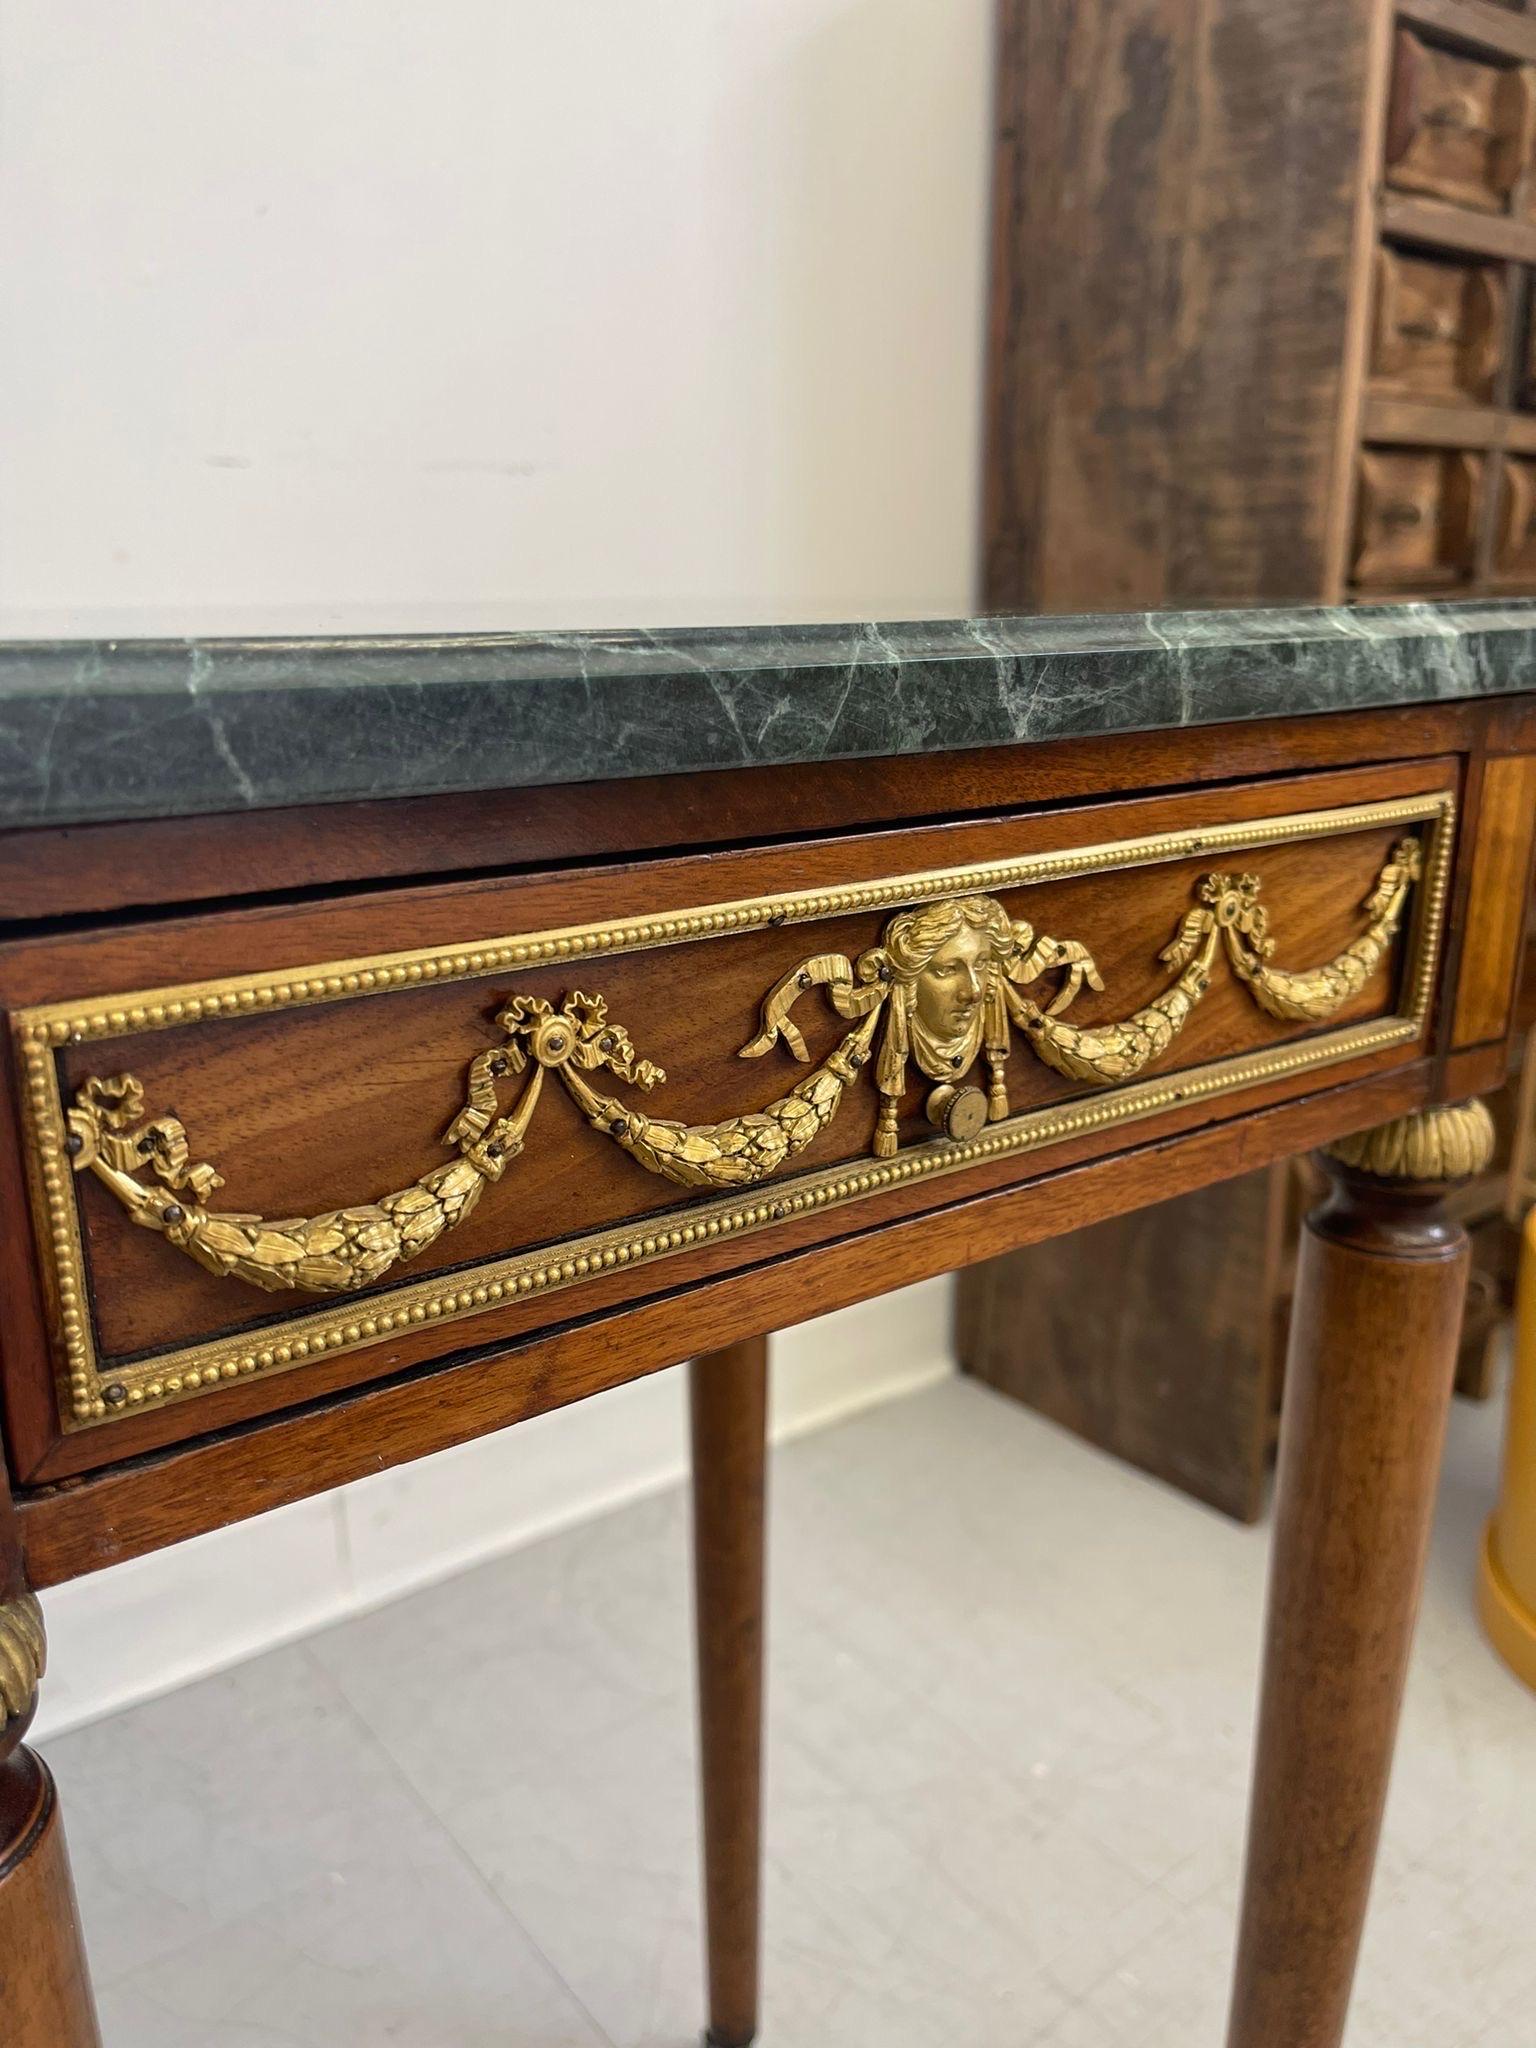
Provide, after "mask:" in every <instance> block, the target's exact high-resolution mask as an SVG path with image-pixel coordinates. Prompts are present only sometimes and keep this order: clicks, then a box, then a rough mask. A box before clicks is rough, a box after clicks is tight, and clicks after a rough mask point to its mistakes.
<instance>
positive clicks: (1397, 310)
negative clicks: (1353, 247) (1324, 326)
mask: <svg viewBox="0 0 1536 2048" xmlns="http://www.w3.org/2000/svg"><path fill="white" fill-rule="evenodd" d="M1504 303H1505V291H1504V280H1503V277H1502V275H1501V274H1500V272H1499V270H1498V269H1497V268H1496V267H1495V266H1494V265H1493V264H1489V263H1461V262H1447V261H1440V260H1438V259H1436V258H1433V257H1427V256H1408V255H1405V254H1404V253H1403V252H1402V251H1401V250H1398V249H1392V248H1382V249H1379V250H1378V251H1377V253H1376V296H1375V305H1374V319H1373V324H1372V334H1371V364H1370V374H1371V378H1372V381H1373V382H1374V383H1375V384H1376V385H1377V387H1378V388H1380V389H1382V390H1384V391H1391V392H1394V393H1402V394H1404V395H1407V396H1412V397H1415V398H1428V399H1444V400H1446V401H1449V402H1453V403H1454V402H1457V401H1462V402H1464V401H1467V400H1471V401H1472V402H1473V403H1474V404H1477V405H1486V404H1488V403H1489V402H1490V401H1491V400H1492V397H1493V385H1494V377H1495V375H1496V373H1497V371H1498V367H1499V356H1500V350H1501V346H1502V337H1503V331H1504Z"/></svg>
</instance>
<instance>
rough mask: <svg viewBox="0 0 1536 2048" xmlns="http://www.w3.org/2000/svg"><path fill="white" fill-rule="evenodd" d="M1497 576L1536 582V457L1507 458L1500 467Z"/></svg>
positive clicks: (1495, 565) (1495, 545) (1496, 541)
mask: <svg viewBox="0 0 1536 2048" xmlns="http://www.w3.org/2000/svg"><path fill="white" fill-rule="evenodd" d="M1493 566H1494V572H1495V574H1496V575H1498V576H1500V577H1507V578H1510V579H1518V580H1519V581H1521V582H1527V581H1530V580H1532V579H1536V456H1530V455H1506V456H1505V457H1504V458H1503V460H1502V463H1501V465H1500V473H1499V509H1498V523H1497V528H1496V537H1495V541H1494V550H1493Z"/></svg>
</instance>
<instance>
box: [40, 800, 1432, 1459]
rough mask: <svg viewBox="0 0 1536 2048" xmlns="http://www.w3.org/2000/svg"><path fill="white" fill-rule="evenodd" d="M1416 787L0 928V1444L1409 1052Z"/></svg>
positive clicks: (1124, 810)
mask: <svg viewBox="0 0 1536 2048" xmlns="http://www.w3.org/2000/svg"><path fill="white" fill-rule="evenodd" d="M1454 788H1455V770H1454V764H1453V763H1451V762H1449V761H1446V760H1432V761H1429V762H1416V763H1413V764H1411V765H1398V766H1392V765H1386V766H1378V767H1373V768H1368V769H1358V770H1356V769H1350V770H1344V771H1338V772H1334V773H1325V774H1314V775H1305V776H1292V777H1281V778H1274V779H1267V780H1265V781H1263V782H1261V783H1255V784H1251V785H1248V786H1246V787H1243V788H1236V789H1234V788H1223V789H1214V790H1212V789H1202V790H1198V791H1192V792H1184V793H1176V794H1172V795H1162V796H1156V797H1144V798H1130V799H1126V800H1123V801H1116V802H1112V803H1102V804H1091V805H1080V806H1078V807H1076V808H1072V809H1067V810H1064V811H1051V812H1046V813H1040V814H1036V813H1023V814H1017V815H1014V816H1011V817H1004V818H1000V819H999V818H992V819H987V820H984V821H980V822H977V821H960V822H955V823H951V824H940V825H933V826H927V827H923V828H920V829H904V830H900V831H891V832H876V833H864V834H860V835H850V836H847V837H839V838H835V839H829V840H806V841H802V842H800V843H797V844H792V845H785V846H775V847H770V848H766V849H764V848H758V849H753V850H743V851H740V852H723V853H714V854H710V855H708V856H689V857H686V858H680V859H678V858H668V859H661V858H656V859H651V860H644V861H640V862H637V863H634V864H632V865H630V866H627V867H623V868H603V869H597V868H584V869H578V870H572V871H566V872H557V873H551V874H546V875H538V874H535V875H522V876H518V877H515V878H511V879H505V878H498V879H487V880H484V881H480V882H468V883H466V882H460V883H457V884H454V885H444V886H437V887H431V888H418V889H402V890H397V891H392V892H388V893H386V894H370V895H365V896H361V897H355V898H353V897H348V898H339V899H336V900H334V901H330V902H320V903H307V904H303V905H297V906H293V905H290V906H275V907H271V908H266V909H253V910H247V911H244V912H241V913H238V914H230V913H228V912H226V913H224V914H222V915H221V914H217V913H214V914H209V915H200V916H190V917H188V916H183V917H178V918H175V919H164V920H158V921H157V920H147V921H145V922H142V923H135V924H134V925H132V926H129V927H114V928H111V929H105V930H102V931H99V932H78V931H76V932H71V933H68V934H61V935H58V936H49V937H44V938H39V939H35V940H29V941H24V942H17V943H13V944H11V945H9V946H6V947H3V948H0V1002H3V1004H4V1007H5V1009H6V1011H7V1013H8V1016H9V1021H10V1027H11V1032H12V1041H13V1054H14V1059H13V1066H14V1070H15V1072H16V1075H17V1077H18V1078H17V1092H16V1096H15V1100H14V1102H13V1103H11V1104H9V1105H8V1104H7V1102H6V1100H5V1098H3V1097H0V1172H3V1173H4V1175H5V1177H6V1185H7V1188H8V1190H9V1191H10V1192H11V1194H12V1197H13V1198H14V1199H15V1200H16V1201H18V1202H25V1203H27V1204H29V1205H30V1212H31V1216H32V1221H33V1232H32V1236H33V1243H34V1246H35V1254H34V1259H35V1262H34V1264H33V1266H32V1268H31V1270H30V1272H26V1271H18V1270H17V1269H16V1267H15V1265H14V1263H13V1265H12V1268H11V1272H10V1281H11V1285H10V1288H9V1291H8V1321H7V1328H6V1332H5V1336H6V1344H5V1351H4V1371H5V1394H6V1404H7V1422H8V1424H9V1428H10V1442H11V1446H12V1450H13V1453H14V1455H15V1457H16V1459H17V1463H18V1469H19V1471H20V1472H21V1473H22V1474H23V1475H24V1476H25V1477H26V1478H28V1479H29V1480H37V1479H47V1478H52V1477H58V1476H63V1475H65V1474H67V1473H69V1472H71V1471H79V1470H84V1469H86V1468H88V1467H89V1466H91V1465H93V1464H100V1463H103V1462H110V1461H113V1460H115V1459H116V1458H118V1457H120V1456H124V1455H127V1454H129V1453H130V1452H138V1451H143V1450H145V1449H148V1448H152V1447H153V1446H154V1445H156V1444H160V1443H166V1442H170V1441H174V1440H176V1439H177V1438H178V1437H185V1436H188V1435H193V1434H198V1433H201V1432H203V1431H206V1430H208V1429H212V1428H214V1427H219V1426H224V1425H227V1424H229V1423H230V1422H234V1421H241V1420H247V1419H250V1418H251V1417H253V1416H255V1415H259V1414H260V1413H262V1412H264V1411H268V1410H271V1409H273V1408H276V1407H280V1406H283V1405H285V1404H287V1403H291V1402H294V1401H300V1400H307V1399H311V1398H318V1397H319V1396H321V1395H323V1394H326V1393H330V1392H334V1391H335V1390H336V1389H338V1388H340V1387H342V1386H345V1385H349V1384H357V1383H360V1382H362V1381H365V1380H369V1379H377V1378H379V1377H382V1376H385V1375H389V1374H393V1373H397V1372H400V1371H402V1370H405V1369H409V1368H413V1367H422V1366H427V1365H431V1364H432V1363H434V1362H435V1361H437V1360H439V1359H441V1358H444V1357H446V1356H449V1355H451V1354H452V1353H454V1352H455V1351H460V1352H461V1351H463V1350H465V1349H468V1348H471V1347H482V1346H493V1345H496V1344H498V1343H505V1342H509V1341H511V1340H513V1339H515V1338H518V1337H520V1336H524V1335H527V1334H529V1333H531V1332H536V1331H538V1330H540V1329H544V1328H547V1327H549V1326H550V1325H552V1324H556V1323H559V1322H562V1321H568V1320H569V1319H571V1318H572V1317H576V1316H581V1315H583V1314H586V1313H589V1312H591V1313H596V1312H598V1311H603V1310H611V1309H612V1308H613V1307H615V1306H617V1305H621V1304H623V1303H625V1302H627V1301H630V1300H633V1299H636V1298H640V1297H643V1296H645V1295H647V1294H651V1295H655V1294H656V1293H658V1292H661V1291H666V1290H671V1289H675V1288H678V1287H681V1286H686V1285H689V1284H692V1283H697V1282H700V1281H702V1280H705V1279H709V1278H712V1277H714V1276H716V1275H718V1274H721V1273H723V1272H726V1271H729V1270H732V1269H740V1268H743V1267H746V1266H749V1265H751V1264H752V1263H753V1262H754V1261H760V1260H762V1259H765V1258H769V1257H774V1256H777V1255H779V1254H781V1253H783V1252H786V1251H792V1250H796V1249H800V1248H804V1247H806V1246H809V1245H814V1244H817V1243H821V1242H826V1241H829V1240H831V1239H834V1238H836V1237H839V1236H844V1235H847V1234H849V1233H851V1232H854V1231H860V1232H862V1231H864V1230H867V1229H869V1228H870V1227H871V1226H872V1225H879V1224H883V1223H889V1222H893V1221H898V1220H900V1219H901V1218H903V1217H906V1216H910V1215H914V1214H917V1213H919V1212H921V1211H922V1210H924V1209H927V1208H933V1207H935V1206H939V1205H941V1204H944V1203H949V1202H953V1201H955V1200H957V1199H959V1198H961V1197H963V1196H966V1195H968V1194H973V1193H983V1192H986V1191H988V1190H990V1189H994V1188H997V1187H999V1186H1003V1185H1012V1184H1013V1183H1015V1182H1022V1181H1024V1180H1027V1179H1030V1178H1033V1177H1038V1176H1039V1175H1041V1174H1043V1173H1045V1172H1047V1171H1054V1170H1055V1169H1057V1168H1059V1167H1061V1166H1063V1165H1071V1164H1074V1163H1078V1162H1081V1161H1083V1160H1085V1159H1089V1158H1093V1157H1096V1156H1098V1155H1099V1154H1101V1153H1104V1152H1108V1151H1112V1150H1114V1149H1115V1147H1116V1146H1117V1145H1123V1144H1125V1143H1126V1142H1127V1137H1126V1132H1127V1130H1128V1129H1130V1128H1132V1127H1134V1128H1135V1129H1136V1130H1137V1131H1138V1132H1140V1133H1142V1134H1144V1135H1148V1136H1156V1135H1158V1134H1159V1133H1160V1132H1163V1133H1166V1132H1169V1131H1174V1130H1178V1129H1181V1128H1184V1127H1185V1126H1186V1125H1188V1124H1189V1123H1191V1122H1206V1121H1209V1120H1210V1119H1211V1118H1212V1117H1213V1116H1219V1115H1221V1114H1223V1113H1226V1112H1227V1111H1228V1110H1235V1109H1239V1108H1242V1107H1245V1106H1246V1107H1250V1108H1251V1107H1253V1106H1255V1105H1256V1103H1257V1102H1261V1101H1270V1100H1274V1099H1279V1098H1283V1097H1284V1096H1286V1095H1288V1094H1292V1093H1300V1092H1303V1091H1305V1090H1307V1089H1309V1088H1311V1087H1315V1086H1316V1085H1318V1076H1319V1075H1320V1074H1324V1073H1325V1074H1326V1075H1327V1077H1328V1079H1329V1080H1330V1081H1331V1080H1333V1079H1343V1078H1346V1077H1348V1076H1349V1075H1350V1074H1359V1073H1362V1072H1370V1071H1374V1070H1375V1068H1376V1067H1379V1066H1381V1065H1383V1064H1391V1063H1393V1062H1396V1061H1399V1060H1403V1059H1412V1058H1414V1057H1416V1056H1417V1054H1418V1052H1419V1051H1420V1050H1421V1049H1422V1043H1423V1035H1424V1031H1425V1028H1426V1022H1427V1017H1428V1013H1429V1005H1430V1001H1431V997H1432V993H1433V988H1434V982H1435V974H1436V960H1437V949H1438V945H1439V936H1440V917H1441V910H1442V905H1443V901H1444V884H1445V878H1446V872H1447V868H1446V863H1447V862H1448V860H1449V855H1450V832H1451V815H1452V808H1453V794H1452V793H1453V791H1454ZM20 1242H21V1234H20V1233H16V1232H13V1233H11V1238H10V1248H9V1250H8V1251H7V1254H6V1255H7V1257H9V1258H11V1259H12V1260H13V1262H14V1259H15V1257H16V1255H17V1249H16V1248H17V1246H18V1245H19V1244H20Z"/></svg>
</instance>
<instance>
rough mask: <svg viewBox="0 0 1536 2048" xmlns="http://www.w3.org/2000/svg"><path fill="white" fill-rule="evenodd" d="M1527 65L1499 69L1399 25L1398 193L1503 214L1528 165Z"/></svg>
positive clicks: (1394, 130) (1530, 105)
mask: <svg viewBox="0 0 1536 2048" xmlns="http://www.w3.org/2000/svg"><path fill="white" fill-rule="evenodd" d="M1532 83H1533V81H1532V73H1531V68H1530V67H1529V66H1523V65H1512V64H1508V65H1500V64H1494V63H1490V62H1487V61H1485V60H1483V59H1481V58H1478V57H1470V56H1466V55H1464V54H1462V53H1461V52H1457V51H1451V50H1444V49H1441V48H1440V47H1439V46H1438V45H1436V44H1434V43H1430V42H1426V41H1425V40H1424V38H1423V37H1422V36H1420V35H1418V34H1417V33H1416V32H1415V31H1414V30H1413V29H1410V28H1399V29H1398V31H1397V39H1396V43H1395V46H1394V61H1393V69H1392V93H1391V101H1390V105H1389V108H1388V114H1387V134H1386V176H1387V183H1388V184H1389V185H1395V186H1396V187H1398V188H1399V190H1401V191H1405V192H1422V193H1427V194H1429V195H1431V196H1432V197H1434V198H1436V199H1447V200H1451V201H1453V202H1454V203H1455V204H1456V205H1458V206H1473V207H1477V208H1479V209H1480V210H1482V211H1484V212H1490V213H1502V212H1504V211H1505V210H1506V209H1507V207H1508V205H1509V201H1510V196H1511V194H1512V193H1513V191H1514V189H1515V187H1516V185H1517V183H1518V182H1519V181H1520V179H1521V178H1522V176H1523V175H1524V173H1525V171H1526V170H1527V169H1528V167H1529V165H1530V160H1531V151H1532V141H1533V132H1536V102H1533V95H1532Z"/></svg>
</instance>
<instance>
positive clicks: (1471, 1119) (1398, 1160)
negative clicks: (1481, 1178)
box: [1323, 1097, 1494, 1185]
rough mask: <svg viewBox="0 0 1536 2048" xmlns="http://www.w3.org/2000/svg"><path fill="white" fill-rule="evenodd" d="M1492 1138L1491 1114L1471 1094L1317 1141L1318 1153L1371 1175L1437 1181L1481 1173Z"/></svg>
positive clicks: (1401, 1180)
mask: <svg viewBox="0 0 1536 2048" xmlns="http://www.w3.org/2000/svg"><path fill="white" fill-rule="evenodd" d="M1493 1143H1494V1132H1493V1118H1492V1117H1491V1116H1490V1115H1489V1114H1488V1109H1487V1105H1486V1104H1484V1103H1482V1102H1479V1101H1478V1100H1477V1099H1476V1098H1475V1097H1474V1098H1473V1100H1472V1101H1470V1102H1457V1103H1452V1104H1450V1105H1448V1106H1447V1107H1444V1108H1440V1109H1421V1110H1417V1111H1415V1112H1414V1113H1413V1114H1412V1115H1411V1116H1398V1117H1394V1118H1393V1119H1392V1121H1391V1122H1390V1123H1385V1124H1377V1125H1376V1126H1375V1128H1374V1129H1373V1130H1369V1131H1356V1132H1355V1133H1354V1135H1353V1136H1352V1137H1348V1138H1338V1139H1335V1141H1334V1142H1333V1143H1332V1144H1331V1145H1325V1146H1324V1147H1323V1156H1324V1158H1325V1159H1329V1160H1336V1161H1337V1162H1338V1164H1339V1165H1341V1166H1346V1167H1350V1168H1352V1169H1353V1171H1354V1172H1356V1173H1364V1174H1369V1175H1370V1177H1371V1178H1372V1179H1373V1180H1382V1181H1392V1182H1396V1183H1399V1184H1403V1183H1421V1184H1423V1183H1428V1184H1437V1183H1438V1184H1442V1185H1443V1184H1444V1183H1446V1182H1449V1181H1458V1180H1470V1179H1471V1177H1472V1176H1473V1175H1474V1174H1478V1173H1482V1172H1483V1171H1484V1170H1485V1168H1486V1167H1487V1165H1488V1163H1489V1161H1490V1160H1491V1159H1492V1158H1493Z"/></svg>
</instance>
